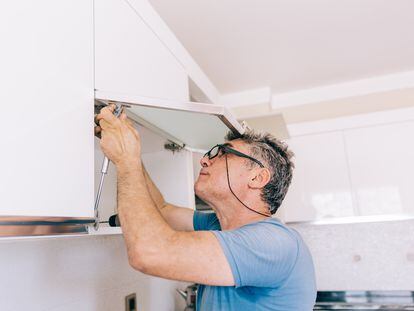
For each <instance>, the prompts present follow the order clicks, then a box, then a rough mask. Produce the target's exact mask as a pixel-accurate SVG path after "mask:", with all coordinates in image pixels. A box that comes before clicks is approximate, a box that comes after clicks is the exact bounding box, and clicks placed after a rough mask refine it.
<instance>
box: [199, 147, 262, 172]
mask: <svg viewBox="0 0 414 311" xmlns="http://www.w3.org/2000/svg"><path fill="white" fill-rule="evenodd" d="M216 147H218V150H217V154H216V155H214V156H211V151H212V150H213V149H214V148H216ZM220 151H224V153H232V154H234V155H236V156H238V157H242V158H246V159H249V160H251V161H253V162H255V163H257V164H259V165H260V167H262V168H264V167H265V166H264V165H263V164H262V163H261V162H260V161H259V160H257V159H255V158H252V157H251V156H249V155H247V154H244V153H242V152H240V151H237V150H234V149H233V148H230V147H228V146H227V145H226V144H217V145H215V146H214V147H212V148H211V149H210V150H209V151H207V152H206V153H205V154H204V156H203V157H205V156H208V158H209V160H211V159H214V158H215V157H217V156H218V154H219V153H220Z"/></svg>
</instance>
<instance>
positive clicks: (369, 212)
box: [280, 108, 414, 222]
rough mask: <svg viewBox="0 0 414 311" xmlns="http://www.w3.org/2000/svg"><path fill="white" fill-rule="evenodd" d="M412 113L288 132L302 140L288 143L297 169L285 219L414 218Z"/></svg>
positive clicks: (339, 121) (398, 112) (333, 122)
mask: <svg viewBox="0 0 414 311" xmlns="http://www.w3.org/2000/svg"><path fill="white" fill-rule="evenodd" d="M413 112H414V110H413V109H412V108H410V109H401V110H396V111H392V112H381V113H372V114H367V115H360V116H354V117H348V118H338V119H333V120H326V121H319V122H308V123H303V124H298V125H293V126H289V129H290V130H291V133H292V134H293V135H295V134H296V135H297V136H293V137H292V138H291V139H290V140H289V141H288V144H289V146H290V148H291V149H292V151H293V152H295V153H296V159H295V164H296V169H295V171H294V173H293V176H294V177H293V181H292V185H291V187H290V189H289V192H288V194H287V196H286V199H285V201H284V202H283V206H284V208H282V209H281V211H280V213H281V217H282V218H283V219H284V220H285V221H289V222H296V221H315V220H318V221H323V222H325V221H327V222H332V221H333V222H352V221H355V219H354V218H350V219H349V220H346V219H343V218H340V217H345V216H364V217H365V218H364V217H362V218H361V219H360V221H364V219H365V220H366V221H372V217H371V216H379V217H380V218H378V220H381V219H383V218H384V217H386V215H389V218H390V219H395V217H399V216H406V217H409V216H412V217H413V216H414V208H413V206H414V196H413V192H412V185H413V184H414V177H413V176H414V164H413V161H412V159H413V158H414V140H413V139H412V133H413V132H414V120H413ZM338 217H339V218H338ZM381 217H382V218H381Z"/></svg>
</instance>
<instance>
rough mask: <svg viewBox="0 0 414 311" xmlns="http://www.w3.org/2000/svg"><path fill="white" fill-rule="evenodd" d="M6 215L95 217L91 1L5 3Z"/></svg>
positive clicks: (1, 190)
mask: <svg viewBox="0 0 414 311" xmlns="http://www.w3.org/2000/svg"><path fill="white" fill-rule="evenodd" d="M0 38H1V50H0V68H1V70H0V89H1V96H2V98H1V107H2V115H3V118H2V121H1V122H0V129H1V133H2V147H1V153H0V161H1V163H2V169H1V174H0V185H1V186H0V200H1V203H0V216H1V218H2V220H4V219H5V218H4V217H3V216H41V217H43V216H47V217H71V218H90V217H93V199H94V198H93V192H94V184H93V154H94V153H93V134H92V133H93V120H92V116H93V102H94V92H93V88H94V85H93V83H94V81H93V64H94V56H93V1H92V0H65V1H54V0H39V1H31V0H21V1H12V0H7V1H1V3H0Z"/></svg>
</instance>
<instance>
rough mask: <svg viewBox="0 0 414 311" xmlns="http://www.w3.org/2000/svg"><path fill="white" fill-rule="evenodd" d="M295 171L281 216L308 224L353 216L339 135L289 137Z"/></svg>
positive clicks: (341, 141)
mask: <svg viewBox="0 0 414 311" xmlns="http://www.w3.org/2000/svg"><path fill="white" fill-rule="evenodd" d="M287 143H288V145H289V146H290V148H291V150H292V151H293V152H294V153H295V159H294V163H295V166H296V168H295V170H294V173H293V180H292V184H291V186H290V189H289V192H288V194H287V196H286V198H285V200H284V202H283V204H282V207H281V210H280V216H281V217H282V218H283V219H284V220H285V221H309V220H315V219H323V218H330V217H343V216H352V215H354V210H353V204H352V193H351V186H350V182H349V176H348V172H347V162H346V157H345V151H344V144H343V137H342V133H341V132H332V133H325V134H316V135H307V136H300V137H292V138H291V139H289V140H288V141H287Z"/></svg>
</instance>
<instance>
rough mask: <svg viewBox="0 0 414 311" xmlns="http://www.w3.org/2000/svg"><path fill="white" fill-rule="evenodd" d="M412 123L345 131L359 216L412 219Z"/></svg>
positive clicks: (413, 163) (413, 180)
mask: <svg viewBox="0 0 414 311" xmlns="http://www.w3.org/2000/svg"><path fill="white" fill-rule="evenodd" d="M413 134H414V121H410V122H403V123H396V124H389V125H383V126H375V127H370V128H361V129H354V130H348V131H346V132H345V140H346V146H347V154H348V157H349V164H350V167H349V169H350V174H351V178H352V184H353V188H354V190H355V195H356V198H357V200H358V206H359V211H360V214H361V215H381V214H383V215H385V214H398V213H402V214H412V215H413V216H414V195H413V185H414V162H413V159H414V139H413Z"/></svg>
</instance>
